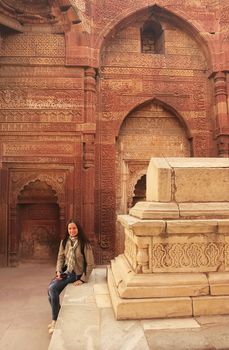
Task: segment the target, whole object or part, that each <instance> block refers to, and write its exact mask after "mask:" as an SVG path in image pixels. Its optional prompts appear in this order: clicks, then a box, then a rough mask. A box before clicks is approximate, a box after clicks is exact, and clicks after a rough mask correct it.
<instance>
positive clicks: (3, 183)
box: [0, 167, 8, 266]
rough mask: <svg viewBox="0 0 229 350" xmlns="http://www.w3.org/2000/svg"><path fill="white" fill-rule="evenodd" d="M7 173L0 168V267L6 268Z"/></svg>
mask: <svg viewBox="0 0 229 350" xmlns="http://www.w3.org/2000/svg"><path fill="white" fill-rule="evenodd" d="M7 192H8V171H7V169H1V167H0V266H7V232H8V227H7V226H8V225H7V224H8V204H7Z"/></svg>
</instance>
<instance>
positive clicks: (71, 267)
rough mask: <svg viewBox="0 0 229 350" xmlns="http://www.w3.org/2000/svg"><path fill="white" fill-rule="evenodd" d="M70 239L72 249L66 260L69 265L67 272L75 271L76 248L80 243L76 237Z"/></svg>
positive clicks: (69, 250)
mask: <svg viewBox="0 0 229 350" xmlns="http://www.w3.org/2000/svg"><path fill="white" fill-rule="evenodd" d="M69 239H70V244H71V247H70V248H69V249H68V252H67V255H66V259H65V262H66V265H67V270H66V272H72V271H74V268H75V263H76V256H75V250H76V247H77V245H78V243H79V241H78V239H77V238H76V237H69Z"/></svg>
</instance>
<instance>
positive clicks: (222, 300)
mask: <svg viewBox="0 0 229 350" xmlns="http://www.w3.org/2000/svg"><path fill="white" fill-rule="evenodd" d="M192 301H193V315H194V316H200V315H201V316H206V315H226V314H229V296H203V297H193V298H192Z"/></svg>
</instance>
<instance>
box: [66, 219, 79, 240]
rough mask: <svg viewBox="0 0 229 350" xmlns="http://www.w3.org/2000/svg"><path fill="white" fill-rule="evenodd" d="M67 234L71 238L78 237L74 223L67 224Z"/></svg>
mask: <svg viewBox="0 0 229 350" xmlns="http://www.w3.org/2000/svg"><path fill="white" fill-rule="evenodd" d="M68 233H69V236H71V237H76V236H77V235H78V227H77V226H76V224H75V223H74V222H71V223H70V224H68Z"/></svg>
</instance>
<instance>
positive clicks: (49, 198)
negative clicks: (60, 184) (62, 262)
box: [17, 180, 60, 262]
mask: <svg viewBox="0 0 229 350" xmlns="http://www.w3.org/2000/svg"><path fill="white" fill-rule="evenodd" d="M17 216H18V227H19V231H20V232H18V260H19V261H39V262H42V261H50V260H51V261H53V260H54V259H56V255H57V250H58V245H59V241H60V223H59V205H58V198H57V195H56V192H55V191H54V190H53V189H52V188H51V186H50V185H48V184H47V183H46V182H45V181H40V180H36V181H33V182H30V183H29V184H28V185H26V186H25V187H24V188H23V189H22V190H21V191H20V193H19V195H18V204H17Z"/></svg>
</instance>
